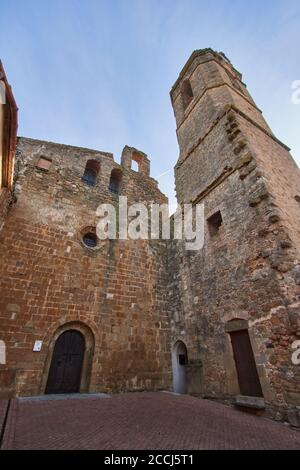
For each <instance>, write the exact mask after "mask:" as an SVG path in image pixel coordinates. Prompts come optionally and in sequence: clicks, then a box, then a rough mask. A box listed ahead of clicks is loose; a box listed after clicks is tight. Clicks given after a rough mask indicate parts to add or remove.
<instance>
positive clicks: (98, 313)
mask: <svg viewBox="0 0 300 470" xmlns="http://www.w3.org/2000/svg"><path fill="white" fill-rule="evenodd" d="M1 70H2V76H3V77H5V74H4V70H3V69H1ZM5 80H6V78H5ZM6 82H7V80H6ZM7 90H8V94H7V98H8V99H7V103H8V104H9V107H8V108H7V109H5V108H4V107H3V105H1V110H0V111H1V115H0V125H1V135H2V137H3V138H2V140H1V142H4V144H2V147H1V169H2V170H1V175H2V176H1V182H2V183H1V184H2V185H1V186H0V191H1V192H0V247H1V248H0V325H1V327H0V331H1V337H0V339H1V340H3V341H4V342H5V346H6V363H5V364H0V396H2V397H8V396H30V395H39V394H44V393H50V392H51V393H61V392H121V391H134V390H174V391H175V392H179V393H189V394H192V395H195V396H198V397H203V398H209V399H215V400H219V401H222V402H225V403H228V404H235V405H236V406H239V407H241V409H251V410H252V411H255V412H256V413H258V414H261V415H262V414H264V415H267V416H270V417H272V418H274V419H277V420H287V421H289V422H290V423H291V424H292V425H294V426H299V425H300V413H299V407H300V385H299V384H300V366H299V365H297V364H294V363H293V361H292V354H293V352H294V350H293V344H294V343H295V341H297V340H299V339H300V321H299V318H300V316H299V306H300V287H299V286H300V266H299V260H300V253H299V248H300V230H299V223H298V220H299V211H300V206H299V201H300V172H299V169H298V167H297V166H296V164H295V162H294V160H293V159H292V157H291V155H290V153H289V149H288V147H287V146H286V145H284V144H283V143H282V142H280V141H279V140H278V139H277V138H276V136H274V134H273V133H272V131H271V129H270V127H269V126H268V124H267V123H266V121H265V119H264V117H263V115H262V112H261V110H260V109H259V108H258V107H257V105H256V104H255V102H254V101H253V99H252V97H251V96H250V94H249V92H248V90H247V87H246V85H245V83H244V82H243V80H242V75H241V74H240V73H239V72H238V71H237V70H236V69H235V68H234V67H233V65H232V64H231V62H230V61H229V59H228V58H227V57H226V56H225V54H223V53H219V52H215V51H213V50H212V49H203V50H196V51H194V52H193V54H192V55H191V57H190V58H189V60H188V61H187V63H186V64H185V66H184V67H183V69H182V71H181V73H180V74H179V77H178V79H177V81H176V82H175V84H174V86H173V87H172V90H171V93H170V95H171V102H172V106H173V110H174V115H175V119H176V126H177V137H178V144H179V150H180V154H179V158H178V161H177V163H176V165H175V182H176V194H177V200H178V203H179V204H181V205H182V204H187V203H191V204H194V205H195V204H198V203H203V204H204V211H205V237H204V238H205V241H204V246H203V248H202V249H201V250H198V251H187V250H186V249H185V244H184V242H183V241H175V240H173V241H172V240H106V241H100V240H98V241H97V239H96V237H95V227H96V223H97V216H96V209H97V207H98V206H99V205H100V204H101V203H112V204H113V205H115V206H116V207H117V206H118V200H119V199H118V198H119V196H120V195H121V196H127V198H128V205H130V204H132V203H134V202H144V203H146V204H147V205H149V206H150V204H152V203H153V202H154V203H159V204H162V203H165V202H167V198H166V197H165V196H164V195H163V194H162V193H161V192H160V190H159V188H158V184H157V181H155V180H154V179H153V178H152V177H151V176H150V159H149V158H148V156H147V155H146V154H145V153H144V152H142V151H140V150H138V149H136V148H134V147H131V146H125V147H124V150H123V152H122V156H121V163H120V164H117V163H116V162H115V161H114V157H113V155H112V154H111V153H109V152H104V151H98V150H91V149H86V148H79V147H74V146H69V145H62V144H57V143H53V142H46V141H40V140H35V139H30V138H25V137H19V138H18V139H17V140H16V137H15V135H16V129H17V116H16V113H17V108H16V105H15V102H14V100H13V95H12V92H11V89H10V88H9V87H8V86H7ZM132 161H135V162H136V164H137V165H138V171H134V170H133V169H132ZM13 168H14V170H13ZM13 171H14V179H13V178H12V176H13ZM95 240H96V241H95ZM63 355H65V356H66V357H68V358H69V363H70V364H72V368H71V369H70V370H69V372H70V373H69V375H66V374H65V373H63V372H62V371H61V370H60V369H59V366H58V364H60V363H61V358H62V357H63ZM65 356H64V357H65Z"/></svg>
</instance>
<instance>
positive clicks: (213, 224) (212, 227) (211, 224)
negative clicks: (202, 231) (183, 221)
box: [207, 211, 223, 237]
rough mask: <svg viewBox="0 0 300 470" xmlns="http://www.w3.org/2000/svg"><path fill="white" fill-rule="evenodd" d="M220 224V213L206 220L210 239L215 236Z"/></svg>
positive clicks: (221, 221)
mask: <svg viewBox="0 0 300 470" xmlns="http://www.w3.org/2000/svg"><path fill="white" fill-rule="evenodd" d="M222 223H223V220H222V215H221V212H220V211H218V212H216V213H215V214H213V215H211V216H210V217H209V218H208V219H207V225H208V230H209V233H210V236H211V237H213V236H214V235H217V233H218V231H219V229H220V227H221V225H222Z"/></svg>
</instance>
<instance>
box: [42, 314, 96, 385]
mask: <svg viewBox="0 0 300 470" xmlns="http://www.w3.org/2000/svg"><path fill="white" fill-rule="evenodd" d="M69 330H76V331H78V332H79V333H81V334H82V336H83V337H84V342H85V350H84V357H83V364H82V372H81V379H80V388H79V392H80V393H87V392H89V384H90V379H91V372H92V365H93V356H94V350H95V337H94V333H93V332H92V330H91V328H90V327H89V326H88V325H86V324H85V323H83V322H80V321H69V322H67V323H64V324H63V325H60V326H59V327H58V328H57V329H56V330H55V332H54V334H53V335H52V338H51V340H50V343H49V346H48V353H47V358H46V362H45V367H44V372H43V377H42V384H41V393H45V389H46V384H47V380H48V375H49V370H50V365H51V360H52V356H53V351H54V347H55V344H56V341H57V339H58V338H59V337H60V336H61V335H62V334H63V333H64V332H67V331H69Z"/></svg>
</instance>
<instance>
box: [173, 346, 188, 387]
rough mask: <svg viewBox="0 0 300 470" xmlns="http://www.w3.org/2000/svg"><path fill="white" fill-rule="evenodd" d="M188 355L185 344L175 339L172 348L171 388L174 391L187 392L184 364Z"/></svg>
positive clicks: (186, 362) (185, 364)
mask: <svg viewBox="0 0 300 470" xmlns="http://www.w3.org/2000/svg"><path fill="white" fill-rule="evenodd" d="M187 364H188V355H187V349H186V346H185V344H184V343H183V342H182V341H177V343H175V344H174V346H173V350H172V368H173V390H174V392H175V393H181V394H185V393H187V378H186V366H187Z"/></svg>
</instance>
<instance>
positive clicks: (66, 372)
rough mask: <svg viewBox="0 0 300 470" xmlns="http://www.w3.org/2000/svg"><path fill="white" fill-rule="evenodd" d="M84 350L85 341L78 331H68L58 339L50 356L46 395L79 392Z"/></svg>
mask: <svg viewBox="0 0 300 470" xmlns="http://www.w3.org/2000/svg"><path fill="white" fill-rule="evenodd" d="M84 350H85V340H84V337H83V335H82V334H81V333H80V332H79V331H77V330H68V331H65V332H64V333H62V334H61V335H60V336H59V337H58V339H57V340H56V343H55V346H54V351H53V355H52V360H51V365H50V370H49V375H48V380H47V385H46V390H45V393H46V394H50V393H77V392H79V390H80V379H81V370H82V363H83V357H84Z"/></svg>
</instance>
